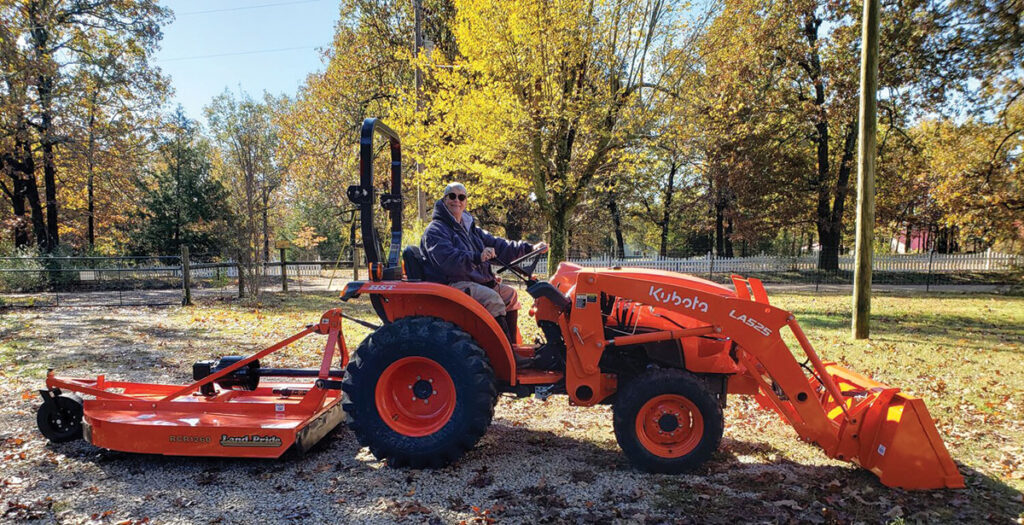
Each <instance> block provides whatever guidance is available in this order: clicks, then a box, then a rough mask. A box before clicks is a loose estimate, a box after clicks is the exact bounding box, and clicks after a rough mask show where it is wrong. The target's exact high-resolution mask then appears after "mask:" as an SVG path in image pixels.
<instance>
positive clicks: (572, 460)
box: [0, 308, 985, 523]
mask: <svg viewBox="0 0 1024 525" xmlns="http://www.w3.org/2000/svg"><path fill="white" fill-rule="evenodd" d="M180 311H181V310H180V309H176V308H163V309H90V308H76V309H67V308H59V309H53V310H48V311H44V312H19V313H16V314H13V313H10V312H8V313H5V314H2V315H11V316H13V317H9V318H8V319H6V320H4V321H3V322H4V323H6V325H0V326H5V327H6V328H5V329H4V330H3V331H0V341H6V342H14V343H16V344H13V346H12V348H13V352H14V353H15V354H17V355H12V356H8V357H10V358H11V359H13V362H14V363H16V364H15V366H14V367H13V369H7V370H0V458H2V460H3V461H2V464H0V505H2V507H0V521H23V520H41V522H44V523H257V522H259V523H292V522H298V523H395V522H401V523H494V522H499V523H542V522H554V523H708V522H711V523H730V522H737V521H740V522H747V521H759V522H790V521H797V522H812V523H824V522H836V521H858V520H865V521H869V522H877V521H890V520H895V519H899V518H904V517H905V518H909V519H923V520H925V521H929V520H933V519H936V518H938V517H940V516H942V517H948V516H950V514H948V513H947V512H946V510H944V509H948V508H953V507H950V505H955V504H956V499H957V498H965V497H969V498H974V497H980V496H968V495H965V494H963V493H957V492H953V491H943V492H935V493H930V494H929V493H906V492H903V491H899V490H890V489H887V488H885V487H884V486H882V485H881V484H879V483H878V481H877V478H875V477H874V476H873V475H871V474H870V473H868V472H866V471H862V470H859V469H857V468H854V467H852V466H850V465H847V464H845V463H840V462H835V461H831V460H828V459H827V458H825V456H824V454H822V453H821V452H820V451H819V450H818V449H816V448H815V447H813V446H810V445H807V444H804V443H800V442H799V441H798V440H797V439H796V435H795V433H794V432H793V431H792V430H791V429H789V428H788V427H786V426H785V425H783V424H782V423H780V422H779V421H778V420H777V419H776V418H775V417H774V416H773V415H772V414H770V413H767V412H764V411H760V410H757V409H755V408H754V407H753V405H752V404H750V403H748V402H745V401H744V400H742V399H739V398H736V399H737V401H736V402H735V403H732V402H731V405H730V407H729V408H728V409H727V411H726V421H727V427H726V435H725V438H724V439H723V444H722V448H721V450H720V452H719V453H717V454H716V456H715V457H714V459H713V460H712V461H710V462H709V463H708V464H707V465H706V466H705V467H704V469H703V470H702V471H701V472H698V473H696V474H693V475H684V476H661V475H650V474H644V473H640V472H637V471H635V470H633V469H632V468H631V467H630V466H629V464H628V463H627V461H626V460H625V458H624V457H623V456H622V455H621V453H620V452H619V450H618V446H617V445H616V443H615V438H614V435H613V433H612V425H611V419H612V418H611V410H610V408H608V407H596V408H585V409H584V408H570V407H568V404H567V399H566V397H565V396H555V397H552V398H550V399H548V400H547V401H539V400H536V399H533V398H529V399H515V398H512V397H504V398H502V399H501V401H500V402H499V403H498V405H497V408H496V413H495V418H494V422H493V424H492V426H491V428H490V430H489V431H488V433H487V434H486V435H485V436H484V438H483V440H482V441H481V443H480V444H479V446H478V447H477V448H476V449H475V450H473V451H471V452H470V453H468V454H467V455H466V456H464V457H463V459H462V460H461V461H459V462H458V463H457V464H455V465H453V466H450V467H447V468H444V469H440V470H422V471H416V470H402V469H395V468H391V467H388V466H387V465H385V464H384V463H382V462H380V461H377V460H376V459H375V458H373V457H372V456H371V455H370V454H369V452H368V451H367V450H365V449H361V448H360V447H359V446H358V444H357V443H356V442H355V439H354V437H353V435H352V434H351V433H350V432H348V431H347V430H346V429H345V428H344V425H342V426H340V427H339V428H338V429H337V430H336V431H335V432H333V433H332V434H330V435H329V436H328V437H327V438H325V439H324V440H323V441H322V442H321V444H320V445H319V446H318V447H317V448H316V449H314V450H313V451H311V452H309V453H308V454H306V455H305V456H304V457H286V458H283V459H280V460H242V459H206V458H167V457H160V456H144V455H134V454H126V453H118V452H110V451H104V450H100V449H97V448H94V447H92V446H90V445H88V444H86V443H84V442H80V441H79V442H75V443H69V444H51V443H48V442H47V441H46V440H45V439H44V438H42V436H41V435H39V433H38V431H37V430H36V427H35V408H36V406H37V405H38V404H39V401H38V394H36V393H35V390H36V389H38V388H39V387H41V386H42V378H43V376H44V375H45V369H46V368H47V367H48V366H54V367H55V368H58V369H60V370H61V371H62V373H67V374H68V375H74V374H82V375H94V374H96V373H99V372H105V373H107V374H108V375H109V376H110V377H116V378H120V379H126V380H139V381H174V382H183V381H186V380H187V379H188V377H187V374H189V373H190V370H191V366H190V364H191V362H193V361H194V360H196V359H197V358H204V357H205V356H207V355H209V347H211V346H212V345H224V344H234V345H238V346H240V347H244V346H246V345H252V344H253V341H252V340H251V339H250V338H249V336H247V335H245V334H244V333H242V334H240V335H237V336H231V337H228V336H217V335H216V334H214V333H210V332H202V331H198V332H197V331H195V330H194V329H193V328H192V327H190V326H188V325H187V323H185V324H183V323H182V322H181V321H180V315H179V314H180ZM176 316H177V317H176ZM176 319H178V320H176ZM266 335H267V334H265V336H266ZM269 335H274V337H275V338H279V337H281V336H282V335H287V334H281V333H277V334H269ZM353 346H354V344H353ZM782 450H784V452H783V451H782ZM967 501H970V500H967ZM940 511H941V512H940ZM964 517H965V518H967V516H964ZM973 517H974V518H975V519H979V520H984V519H985V516H973Z"/></svg>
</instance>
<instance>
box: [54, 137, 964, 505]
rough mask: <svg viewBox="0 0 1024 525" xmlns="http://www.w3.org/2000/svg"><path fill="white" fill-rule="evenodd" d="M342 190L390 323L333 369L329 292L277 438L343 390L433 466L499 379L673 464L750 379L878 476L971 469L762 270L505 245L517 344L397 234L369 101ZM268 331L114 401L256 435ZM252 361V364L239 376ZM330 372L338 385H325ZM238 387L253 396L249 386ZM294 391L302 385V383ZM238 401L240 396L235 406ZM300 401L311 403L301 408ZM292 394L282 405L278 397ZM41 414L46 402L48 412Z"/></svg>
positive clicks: (396, 175) (698, 447)
mask: <svg viewBox="0 0 1024 525" xmlns="http://www.w3.org/2000/svg"><path fill="white" fill-rule="evenodd" d="M378 133H379V134H383V135H384V136H385V137H386V138H387V139H388V140H389V143H390V149H391V160H392V162H391V177H390V191H388V192H385V193H383V194H381V195H379V199H380V205H381V206H382V207H383V209H384V210H386V211H387V212H389V214H390V219H391V244H390V251H389V253H388V257H387V259H384V258H383V256H382V255H383V254H382V252H383V250H382V247H381V244H380V243H379V240H378V235H377V232H376V230H375V228H374V224H375V222H374V208H375V207H376V200H377V197H378V195H377V192H376V191H375V189H374V185H373V181H374V176H373V157H374V155H373V152H374V145H373V139H374V135H375V134H378ZM348 197H349V199H350V200H351V201H353V202H354V203H356V204H358V205H359V206H360V213H361V229H362V237H363V246H364V248H365V250H366V256H367V259H368V261H369V266H370V275H371V278H370V280H368V281H356V282H351V283H349V284H348V285H347V286H346V288H345V290H344V292H343V294H342V297H341V298H342V300H344V301H348V300H352V299H354V298H357V297H359V296H361V295H366V296H368V297H369V299H370V302H371V304H372V306H373V308H374V310H375V311H376V313H377V315H378V316H379V317H380V319H381V321H382V322H383V324H382V325H381V326H379V327H374V328H375V330H374V331H373V332H372V333H371V334H370V335H369V336H368V337H366V339H365V340H363V341H362V343H360V345H359V347H358V348H357V349H356V350H355V352H354V354H353V355H352V357H351V361H350V362H348V363H347V366H345V364H346V363H345V359H344V358H345V357H347V356H342V357H340V359H342V363H341V364H342V366H345V367H344V371H343V373H342V371H341V370H338V369H332V368H331V359H332V357H331V355H330V354H333V352H334V349H335V348H339V349H341V350H342V352H341V353H342V354H344V353H345V352H344V348H345V347H344V339H343V337H341V333H340V318H341V317H344V316H343V315H342V314H341V313H340V309H335V310H332V311H331V312H328V314H330V315H328V314H325V316H324V317H323V321H322V323H321V324H322V328H320V329H319V330H320V331H319V332H318V333H324V334H329V341H328V344H327V347H326V348H325V358H324V363H323V365H322V366H321V368H320V370H319V371H312V372H310V373H309V375H311V376H314V377H316V378H317V379H316V380H315V383H314V385H313V386H311V387H306V390H305V391H302V390H301V389H300V388H298V387H291V388H292V391H291V397H290V399H292V400H293V401H292V402H293V403H294V405H295V408H294V410H296V411H293V414H296V415H295V418H296V421H295V422H294V424H293V425H292V426H290V427H288V428H289V430H286V431H284V434H281V439H280V441H281V442H280V443H278V444H279V446H282V447H284V446H288V445H290V444H293V443H294V444H296V445H300V446H301V447H302V448H307V447H308V445H309V443H310V442H311V441H315V439H319V438H320V437H322V435H323V434H324V433H326V430H325V427H328V426H333V424H334V423H335V422H336V419H337V417H336V409H337V404H338V403H339V402H340V405H341V407H342V409H343V410H344V412H345V413H346V415H347V417H348V421H349V423H348V426H349V428H350V429H351V430H352V431H353V432H354V433H355V436H356V438H357V439H358V440H359V442H360V443H361V444H363V445H365V446H368V447H369V448H370V451H371V452H372V453H373V454H374V455H375V456H376V457H378V458H381V459H387V461H388V463H389V464H391V465H395V466H411V467H414V468H421V467H439V466H443V465H446V464H449V463H451V462H453V461H456V460H457V459H458V458H459V457H460V456H461V455H462V454H464V453H465V452H466V451H468V450H470V449H472V448H473V447H474V446H475V445H476V443H477V442H478V441H479V439H480V438H481V436H483V434H484V432H486V430H487V427H488V426H489V425H490V423H491V419H492V417H493V414H494V406H495V404H496V401H497V397H498V395H499V394H501V393H511V394H515V395H519V396H527V395H531V394H532V395H538V396H548V395H551V394H567V396H568V400H569V403H570V404H572V405H577V406H584V407H586V406H593V405H597V404H611V405H612V411H613V417H614V421H613V426H614V430H615V436H616V438H617V440H618V442H619V445H620V446H621V448H622V450H623V452H624V453H625V455H626V456H627V457H628V458H629V460H630V461H631V462H632V463H633V464H634V465H636V466H637V467H638V468H641V469H643V470H647V471H651V472H663V473H678V472H683V471H688V470H692V469H694V468H695V467H698V466H699V465H701V464H702V463H703V462H704V461H706V460H707V459H708V458H709V457H710V456H711V454H712V453H713V452H714V451H715V450H716V449H717V448H718V446H719V442H720V440H721V437H722V432H723V427H724V421H723V415H722V408H723V407H724V406H725V404H726V399H727V397H728V396H729V395H730V394H740V395H752V396H754V397H755V399H756V400H757V401H758V403H759V405H760V406H761V407H763V408H767V409H771V410H774V411H775V412H776V413H777V414H778V415H779V416H780V417H781V418H782V419H783V420H784V421H786V422H787V423H789V424H790V425H792V426H793V428H794V429H796V431H797V433H798V434H799V435H800V437H801V438H802V439H804V440H806V441H809V442H813V443H815V444H817V445H818V446H820V447H821V448H822V449H823V450H824V451H825V453H826V454H827V455H828V456H829V457H832V458H836V459H841V460H846V461H852V462H855V463H857V464H859V465H861V466H863V467H864V468H867V469H869V470H871V471H872V472H874V473H875V474H876V475H878V477H879V478H880V479H881V481H882V483H884V484H886V485H888V486H893V487H902V488H906V489H936V488H959V487H963V486H964V480H963V477H962V476H961V475H960V473H959V471H958V469H957V466H956V464H955V463H954V462H953V460H952V458H951V457H950V455H949V453H948V452H947V451H946V448H945V446H944V445H943V442H942V439H941V437H940V436H939V434H938V432H937V431H936V428H935V425H934V423H933V421H932V419H931V417H930V416H929V414H928V411H927V409H926V408H925V406H924V403H923V401H922V400H921V399H919V398H917V397H914V396H909V395H906V394H902V393H900V392H899V390H898V389H896V388H892V387H889V386H887V385H884V384H881V383H878V382H875V381H873V380H871V379H868V378H867V377H865V376H863V375H860V374H857V373H855V372H852V371H850V370H847V369H846V368H843V367H841V366H839V365H837V364H835V363H829V362H822V360H821V359H819V357H818V355H817V354H816V353H815V351H814V349H813V348H812V347H811V344H810V343H809V342H808V340H807V338H806V337H805V336H804V333H803V331H802V330H801V328H800V326H799V324H797V322H796V319H795V318H794V317H793V315H792V314H790V313H789V312H786V311H784V310H781V309H779V308H776V307H774V306H771V305H770V304H769V301H768V297H767V295H766V294H765V290H764V287H763V286H762V284H761V282H760V281H759V280H757V279H743V278H740V277H735V276H734V277H733V285H734V289H731V288H728V287H725V286H721V285H719V284H716V283H713V282H710V281H706V280H703V279H699V278H696V277H693V276H690V275H684V274H678V273H672V272H665V271H657V270H644V269H631V268H618V267H615V268H581V267H579V266H576V265H573V264H568V263H562V264H561V265H559V267H558V270H557V271H556V272H555V273H554V274H553V275H551V276H550V278H549V279H548V280H546V281H544V280H538V279H536V278H535V277H534V276H533V269H534V267H535V266H536V264H537V260H538V258H539V256H540V255H541V253H538V252H535V253H531V254H527V255H526V256H524V257H522V258H521V259H519V260H516V261H510V262H508V263H500V265H501V267H502V268H501V271H508V272H511V273H513V274H516V275H517V276H518V277H520V278H521V279H522V280H524V281H525V282H526V283H527V288H526V291H527V292H528V293H529V294H530V295H531V296H532V297H533V298H534V305H533V307H532V308H531V309H530V315H531V316H532V317H534V319H535V320H536V322H537V324H538V327H539V328H540V330H541V332H542V333H543V335H544V340H543V341H540V340H538V341H537V342H536V343H534V344H522V338H521V336H519V335H518V334H517V335H516V337H515V344H510V342H509V338H508V337H507V336H506V333H505V332H504V331H503V329H502V327H500V326H499V324H498V323H497V322H496V320H495V318H494V317H492V316H491V315H490V314H488V312H487V310H486V309H485V308H484V307H483V306H482V305H480V304H479V303H477V302H476V301H475V300H473V299H472V298H471V297H469V296H468V295H467V294H465V293H462V292H460V291H459V290H456V289H455V288H452V287H449V286H447V285H444V284H438V283H434V282H428V281H426V280H424V279H423V278H424V276H425V275H427V274H426V270H427V269H428V268H426V267H425V266H424V265H425V264H426V261H425V259H424V258H423V255H422V253H420V251H419V249H418V248H417V247H407V248H406V249H405V250H404V251H403V250H402V249H401V246H402V227H401V224H402V197H401V146H400V142H399V138H398V136H397V134H396V133H394V132H393V131H392V130H390V129H389V128H387V127H386V126H385V125H383V124H382V123H380V122H379V121H377V120H376V119H367V120H366V121H365V122H364V123H363V126H362V132H361V146H360V184H359V185H356V186H351V187H349V188H348ZM400 254H401V255H400ZM400 258H401V260H400ZM335 323H337V324H338V326H336V327H335V326H334V325H335ZM328 326H330V327H331V328H328ZM310 330H313V331H316V330H317V329H316V328H315V327H311V328H307V332H308V331H310ZM783 330H789V331H791V332H792V334H793V336H795V339H796V341H798V343H799V345H800V350H801V351H802V353H803V357H801V360H803V361H804V362H803V363H801V362H800V360H798V358H797V357H795V356H794V353H793V352H792V351H791V350H790V348H789V347H788V346H787V345H786V343H785V342H784V340H783V337H782V332H783ZM293 339H295V337H293V338H292V339H291V340H293ZM289 341H290V340H289ZM282 343H283V344H286V343H287V341H286V342H282ZM283 344H279V345H280V346H283ZM279 345H275V347H271V348H270V349H267V350H264V351H263V352H260V353H258V354H255V355H253V356H250V357H248V358H244V359H235V360H232V361H229V362H228V363H226V364H224V365H223V366H221V365H216V366H214V367H213V368H212V369H209V370H206V371H205V372H203V373H200V374H197V382H196V383H193V384H192V385H189V386H185V387H161V388H164V390H162V391H165V392H168V393H173V394H174V395H176V396H183V397H187V398H188V399H187V401H188V402H187V403H178V406H177V407H175V406H174V405H173V401H172V402H171V403H170V404H163V405H160V406H159V407H158V406H157V403H154V404H153V407H155V408H150V407H149V406H146V405H143V404H142V403H139V402H138V401H136V402H135V403H134V404H133V403H132V402H131V401H130V400H120V401H119V402H120V403H121V405H123V406H124V407H125V408H124V409H123V410H122V412H118V413H117V417H120V418H121V420H120V421H125V420H127V421H130V422H131V423H132V424H134V425H137V426H139V425H142V426H144V425H145V424H146V422H145V421H142V420H141V418H140V414H142V413H147V414H148V413H149V412H152V411H158V412H159V411H161V410H164V411H171V410H195V411H202V412H203V413H204V414H207V413H208V412H211V411H213V412H216V411H218V410H220V411H224V413H225V414H229V413H230V414H233V413H234V412H232V410H235V411H243V409H244V411H245V412H246V414H248V416H245V415H239V417H237V418H235V419H233V420H232V421H234V422H235V423H237V424H238V425H239V426H238V428H236V429H235V430H236V434H240V435H243V436H250V435H254V433H257V432H256V431H255V430H253V429H255V428H260V429H262V430H260V431H259V432H258V433H262V434H270V433H272V426H267V425H264V423H266V422H267V418H270V420H271V421H273V418H271V416H270V415H267V414H268V413H270V414H273V412H271V409H270V408H269V405H271V404H273V403H274V402H275V401H274V396H275V395H278V396H279V398H280V397H281V396H282V394H281V393H280V388H279V389H278V390H274V389H272V388H271V387H260V386H259V385H258V375H259V370H260V369H259V368H258V366H259V365H258V362H256V361H255V359H257V358H259V357H262V356H263V355H266V354H267V353H269V352H271V351H274V350H276V349H277V348H279V347H280V346H279ZM517 357H518V359H517ZM254 363H255V364H254ZM517 363H526V365H525V366H523V365H520V364H517ZM296 373H297V371H293V375H295V374H296ZM254 376H257V377H256V379H257V380H256V381H250V380H251V379H253V378H254ZM332 378H340V381H338V380H337V379H332ZM101 380H102V378H101ZM73 381H74V380H62V379H61V378H56V377H55V376H52V375H51V376H50V377H49V378H48V380H47V384H48V386H49V387H50V388H51V390H50V391H49V392H47V391H43V395H44V399H45V398H47V396H50V399H49V401H48V403H49V404H50V405H51V407H52V408H51V409H50V411H49V412H48V414H49V416H48V417H50V418H51V419H50V420H49V421H50V423H51V426H52V424H53V421H54V414H57V415H58V416H61V415H62V414H63V416H61V417H57V418H56V421H58V422H60V421H64V423H65V424H67V421H68V420H69V419H74V416H76V415H77V417H78V419H81V417H82V416H81V406H80V405H79V406H77V408H76V407H75V406H74V403H73V402H71V403H69V402H68V401H67V397H66V396H63V398H64V401H63V403H64V405H66V406H67V407H70V408H67V409H66V410H65V411H64V412H61V411H60V409H59V406H58V405H59V403H56V402H55V401H57V400H61V398H62V396H60V395H59V391H58V392H57V394H58V395H56V396H55V395H53V394H54V392H53V389H54V388H57V387H63V388H70V389H72V390H75V383H74V382H73ZM78 381H84V380H78ZM88 384H89V385H91V388H92V391H90V392H86V393H90V394H93V395H97V389H96V387H95V384H94V383H88ZM215 384H216V385H218V386H217V387H215V386H214V385H215ZM132 388H134V387H132ZM337 388H340V389H341V391H342V392H343V394H344V395H343V396H339V395H338V394H332V393H331V392H332V391H336V390H335V389H337ZM203 390H205V393H203V392H202V391H203ZM185 394H187V395H185ZM257 394H259V395H260V396H262V397H259V396H257ZM286 394H287V393H286ZM101 395H102V393H101ZM124 395H129V392H128V391H126V392H124ZM247 395H249V396H254V397H253V398H252V399H247V398H246V396H247ZM227 396H233V397H230V398H228V397H227ZM304 396H305V397H311V398H312V399H307V400H306V401H302V399H303V397H304ZM129 397H130V395H129ZM284 398H285V399H289V397H287V396H286V395H285V396H284ZM218 400H219V401H218ZM243 400H245V401H246V402H242V401H243ZM97 401H99V400H97ZM197 401H198V402H197ZM204 401H211V402H213V401H216V402H220V404H219V405H217V407H216V408H215V409H213V408H212V405H211V409H206V408H201V406H202V405H203V404H204V403H203V402H204ZM231 401H235V402H234V405H235V408H233V409H232V408H229V407H230V405H231V404H232V403H231ZM260 403H265V404H267V408H262V406H263V405H261V404H260ZM129 405H131V407H132V408H128V407H129ZM45 406H46V403H44V407H45ZM181 406H186V409H182V408H180V407H181ZM197 406H199V407H200V408H194V407H197ZM278 406H281V405H278ZM302 406H305V410H306V412H301V411H297V410H298V409H299V408H301V407H302ZM161 407H163V408H161ZM238 407H242V408H238ZM292 407H293V406H292V405H291V404H289V405H284V406H283V407H281V408H280V411H281V414H285V413H287V411H288V410H291V409H292ZM76 410H77V412H76ZM132 410H134V411H135V412H132ZM84 412H85V420H86V424H87V425H89V426H90V427H91V428H92V430H91V431H90V435H91V440H92V441H93V442H96V441H101V442H102V440H101V439H100V437H99V435H98V433H97V429H98V428H100V427H98V426H96V424H97V423H105V424H107V425H109V424H110V421H109V420H110V419H116V418H113V417H112V416H110V415H109V414H107V415H106V416H105V417H106V420H102V419H103V418H90V401H86V402H85V410H84ZM97 413H99V412H97ZM43 416H44V414H42V409H41V414H40V418H41V419H40V426H41V427H43V426H44V421H43V419H44V417H43ZM163 416H166V414H163ZM277 417H282V415H278V416H277ZM158 419H160V423H159V425H155V426H154V427H153V429H151V430H152V432H176V433H177V434H178V435H184V433H183V432H182V431H181V430H180V428H181V427H178V430H165V429H162V428H158V427H166V426H167V425H169V424H173V423H168V421H169V420H173V418H172V417H159V418H158ZM215 419H216V418H213V417H207V418H206V419H203V420H201V421H200V422H199V425H198V429H197V427H196V426H195V425H193V426H192V427H191V428H190V429H188V430H190V431H192V432H193V433H194V435H195V436H200V435H201V434H202V432H204V431H206V432H207V433H209V430H210V429H213V430H212V432H213V433H218V432H219V430H218V429H217V426H216V425H217V421H216V420H215ZM98 420H100V421H98ZM246 425H248V428H246ZM261 425H262V426H261ZM204 426H208V427H209V428H203V427H204ZM310 429H312V430H310ZM50 430H51V432H52V431H53V429H52V428H51V429H50ZM72 431H73V429H72ZM225 435H226V434H225ZM190 436H191V434H190ZM153 439H155V440H158V441H159V440H164V441H163V443H161V444H159V445H157V446H146V447H142V448H144V449H146V450H144V451H148V452H154V451H156V452H158V453H177V454H187V453H189V452H183V451H182V450H185V449H175V450H176V451H168V449H169V448H170V447H169V446H168V445H167V443H166V438H164V437H163V435H162V434H160V435H159V436H156V437H154V438H153ZM189 439H202V438H200V437H189ZM106 442H107V443H113V442H114V440H110V439H108V440H107V441H106ZM215 445H216V444H215V443H212V444H210V446H209V450H208V452H204V454H211V455H213V454H217V455H239V454H238V450H240V449H237V448H236V449H223V448H221V449H217V447H216V446H215ZM100 446H108V447H110V446H111V445H109V444H108V445H102V444H101V445H100ZM113 448H116V447H113ZM138 448H139V447H136V449H132V450H137V449H138ZM194 450H197V449H194ZM194 450H193V452H191V453H195V452H194ZM204 450H206V449H204ZM277 453H279V452H277ZM267 455H271V454H270V453H269V452H268V453H267Z"/></svg>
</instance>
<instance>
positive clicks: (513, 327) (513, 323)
mask: <svg viewBox="0 0 1024 525" xmlns="http://www.w3.org/2000/svg"><path fill="white" fill-rule="evenodd" d="M505 322H506V323H508V342H509V344H511V345H512V347H513V348H515V346H516V340H517V339H518V338H519V337H518V335H519V310H509V311H508V312H505Z"/></svg>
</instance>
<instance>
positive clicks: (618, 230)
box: [608, 192, 626, 257]
mask: <svg viewBox="0 0 1024 525" xmlns="http://www.w3.org/2000/svg"><path fill="white" fill-rule="evenodd" d="M608 211H610V212H611V214H612V227H613V229H614V230H615V256H616V257H625V255H626V243H625V242H623V241H622V215H621V214H620V213H619V203H618V197H617V196H616V195H615V194H614V193H610V192H609V193H608Z"/></svg>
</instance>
